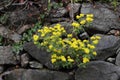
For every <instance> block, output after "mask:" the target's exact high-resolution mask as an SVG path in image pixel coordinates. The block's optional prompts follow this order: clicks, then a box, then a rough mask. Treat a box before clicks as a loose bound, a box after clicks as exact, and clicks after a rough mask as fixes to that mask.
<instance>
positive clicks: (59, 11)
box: [49, 7, 68, 18]
mask: <svg viewBox="0 0 120 80" xmlns="http://www.w3.org/2000/svg"><path fill="white" fill-rule="evenodd" d="M67 12H68V10H67V9H66V8H64V7H61V8H58V9H57V10H56V11H55V10H52V11H51V13H50V16H49V17H51V18H60V17H64V16H65V14H67Z"/></svg>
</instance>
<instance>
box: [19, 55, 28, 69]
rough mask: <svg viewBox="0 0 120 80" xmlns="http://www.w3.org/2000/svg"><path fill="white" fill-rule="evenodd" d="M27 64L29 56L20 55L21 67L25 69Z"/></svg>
mask: <svg viewBox="0 0 120 80" xmlns="http://www.w3.org/2000/svg"><path fill="white" fill-rule="evenodd" d="M28 63H29V56H28V55H27V53H25V54H22V55H21V66H22V67H26V66H27V65H28Z"/></svg>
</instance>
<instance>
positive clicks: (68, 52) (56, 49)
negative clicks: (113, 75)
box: [33, 14, 100, 66]
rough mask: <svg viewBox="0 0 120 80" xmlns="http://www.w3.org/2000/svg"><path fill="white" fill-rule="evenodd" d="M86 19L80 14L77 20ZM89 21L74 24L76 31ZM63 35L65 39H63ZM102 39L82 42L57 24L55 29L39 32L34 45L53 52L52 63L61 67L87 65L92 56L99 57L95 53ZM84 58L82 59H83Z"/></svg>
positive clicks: (45, 27) (96, 38)
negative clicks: (96, 46)
mask: <svg viewBox="0 0 120 80" xmlns="http://www.w3.org/2000/svg"><path fill="white" fill-rule="evenodd" d="M79 17H80V18H82V17H85V15H84V14H80V15H79V16H78V17H77V18H79ZM86 17H93V16H92V15H86ZM86 21H87V20H84V21H81V23H77V22H73V23H72V26H73V27H74V29H76V28H78V30H79V27H80V24H81V25H84V24H86ZM63 35H64V36H65V38H63ZM99 39H100V37H99V36H92V37H90V40H91V41H89V40H80V39H78V38H76V37H74V35H73V34H72V33H71V34H70V33H69V34H67V32H66V30H65V29H64V27H62V26H61V25H60V24H56V25H55V26H54V27H47V26H44V27H43V28H42V29H39V30H38V33H37V34H35V35H33V41H34V44H36V45H39V46H40V47H42V48H45V49H46V50H47V51H48V52H51V53H52V55H51V63H52V64H54V65H57V66H58V64H59V66H71V65H72V66H73V65H74V64H77V65H79V64H81V63H84V64H86V63H87V62H89V61H90V59H91V55H92V56H93V57H94V56H96V55H97V53H96V51H95V45H96V44H98V42H99ZM81 58H82V59H81Z"/></svg>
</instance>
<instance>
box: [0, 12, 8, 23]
mask: <svg viewBox="0 0 120 80" xmlns="http://www.w3.org/2000/svg"><path fill="white" fill-rule="evenodd" d="M8 17H9V15H8V14H7V13H6V14H4V15H1V16H0V22H1V23H2V24H5V23H6V22H7V19H8Z"/></svg>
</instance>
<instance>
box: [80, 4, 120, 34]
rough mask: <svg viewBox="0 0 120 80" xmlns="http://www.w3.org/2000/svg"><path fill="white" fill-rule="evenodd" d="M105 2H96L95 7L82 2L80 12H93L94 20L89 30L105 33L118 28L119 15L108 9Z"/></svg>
mask: <svg viewBox="0 0 120 80" xmlns="http://www.w3.org/2000/svg"><path fill="white" fill-rule="evenodd" d="M109 7H110V6H108V5H107V4H101V3H96V8H94V7H93V5H92V4H89V3H88V4H82V8H81V13H85V14H86V13H90V14H91V13H92V14H94V22H93V25H92V26H91V27H89V30H90V31H93V32H94V33H106V32H108V31H109V30H111V29H120V20H118V19H119V16H118V15H116V14H115V13H114V11H113V10H110V9H109Z"/></svg>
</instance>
